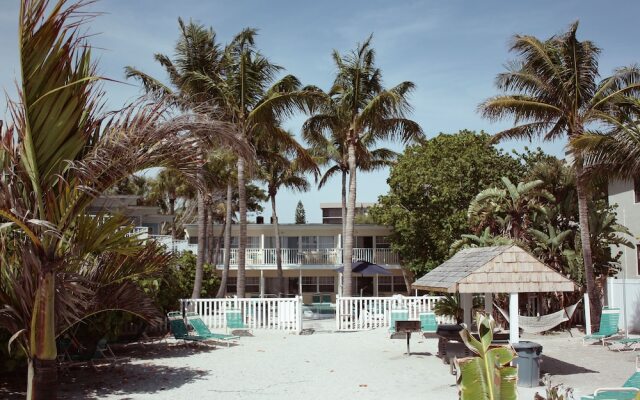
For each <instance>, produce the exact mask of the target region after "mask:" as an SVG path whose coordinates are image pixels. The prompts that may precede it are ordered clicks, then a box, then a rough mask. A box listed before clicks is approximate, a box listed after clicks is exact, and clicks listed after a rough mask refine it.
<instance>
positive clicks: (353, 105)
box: [329, 36, 423, 294]
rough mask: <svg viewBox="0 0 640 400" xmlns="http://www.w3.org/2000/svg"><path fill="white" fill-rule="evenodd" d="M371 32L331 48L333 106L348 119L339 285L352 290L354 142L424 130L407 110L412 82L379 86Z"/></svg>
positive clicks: (414, 134) (404, 136) (412, 134)
mask: <svg viewBox="0 0 640 400" xmlns="http://www.w3.org/2000/svg"><path fill="white" fill-rule="evenodd" d="M371 40H372V37H371V36H369V38H367V40H365V41H364V42H363V43H361V44H359V45H358V46H357V48H356V49H355V50H353V51H351V52H349V53H347V54H345V55H341V54H340V53H338V52H337V51H335V50H334V52H333V61H334V62H335V64H336V68H337V74H336V77H335V79H334V82H333V86H332V88H331V90H330V91H329V96H330V97H332V98H333V101H334V102H335V104H336V106H337V110H338V111H337V113H338V115H340V116H341V117H340V119H341V120H344V121H349V129H348V131H347V133H346V135H345V142H346V147H347V155H348V156H347V163H348V165H349V201H348V203H347V210H346V217H345V219H344V221H343V223H344V224H345V225H344V239H343V240H344V252H343V263H344V274H343V285H342V290H343V294H344V293H351V289H352V276H351V261H352V256H353V232H354V218H355V208H356V170H357V166H358V163H357V149H358V147H359V146H358V142H361V141H364V142H365V143H367V142H369V143H374V142H376V141H378V140H386V139H400V140H402V141H403V142H405V143H406V142H409V141H412V140H414V139H417V138H421V137H422V136H423V133H422V129H421V128H420V126H419V125H418V124H417V123H416V122H414V121H412V120H410V119H407V118H406V117H405V116H406V114H407V113H408V112H409V111H410V110H411V106H410V104H409V101H408V96H409V94H410V93H411V91H412V90H413V89H414V86H415V85H414V84H413V83H412V82H408V81H405V82H402V83H400V84H399V85H397V86H394V87H393V88H391V89H384V88H383V86H382V82H381V79H382V73H381V71H380V69H378V68H377V67H376V66H375V51H374V50H373V48H372V47H371Z"/></svg>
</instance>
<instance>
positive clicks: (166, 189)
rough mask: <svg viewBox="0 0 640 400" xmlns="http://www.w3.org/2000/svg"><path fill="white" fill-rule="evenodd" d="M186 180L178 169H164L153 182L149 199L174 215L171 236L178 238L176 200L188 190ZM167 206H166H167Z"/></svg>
mask: <svg viewBox="0 0 640 400" xmlns="http://www.w3.org/2000/svg"><path fill="white" fill-rule="evenodd" d="M185 185H186V182H185V180H184V178H183V177H181V176H180V172H179V171H176V170H170V169H163V170H162V171H160V173H159V174H158V176H157V177H156V178H155V179H153V180H152V182H151V193H150V195H149V199H148V200H150V201H152V202H155V203H158V204H160V206H161V208H164V209H165V212H167V213H168V214H169V215H171V217H172V221H171V237H172V238H174V239H177V229H176V201H177V200H178V198H180V197H182V196H183V195H185V194H186V193H187V192H188V190H189V189H188V188H187V187H186V186H185ZM165 207H166V208H165Z"/></svg>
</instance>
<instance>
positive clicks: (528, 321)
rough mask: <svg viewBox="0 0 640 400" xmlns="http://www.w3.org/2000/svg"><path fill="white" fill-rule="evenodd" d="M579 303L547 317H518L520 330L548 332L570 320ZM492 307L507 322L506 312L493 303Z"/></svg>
mask: <svg viewBox="0 0 640 400" xmlns="http://www.w3.org/2000/svg"><path fill="white" fill-rule="evenodd" d="M580 301H582V300H580ZM580 301H578V302H577V303H576V304H574V305H572V306H569V307H565V308H563V309H562V310H560V311H556V312H554V313H551V314H547V315H539V316H537V317H526V316H523V315H520V316H519V325H520V328H521V329H522V330H523V331H524V332H528V333H540V332H544V331H548V330H549V329H551V328H554V327H556V326H558V325H560V324H561V323H563V322H566V321H568V320H570V319H571V317H572V316H573V313H574V312H575V311H576V308H577V307H578V304H580ZM494 306H495V307H496V308H497V309H498V311H500V314H502V316H503V317H504V318H505V319H506V320H507V322H509V313H508V312H507V311H506V310H503V309H502V308H500V307H498V305H497V304H495V303H494Z"/></svg>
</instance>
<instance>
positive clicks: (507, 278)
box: [412, 245, 576, 343]
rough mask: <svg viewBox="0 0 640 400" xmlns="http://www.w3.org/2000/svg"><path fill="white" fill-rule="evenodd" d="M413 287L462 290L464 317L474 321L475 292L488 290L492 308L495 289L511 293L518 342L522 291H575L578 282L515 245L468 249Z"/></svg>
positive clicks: (512, 328) (514, 334) (487, 299)
mask: <svg viewBox="0 0 640 400" xmlns="http://www.w3.org/2000/svg"><path fill="white" fill-rule="evenodd" d="M412 287H413V288H414V289H419V290H429V291H434V292H445V293H460V295H461V296H460V299H461V303H462V307H463V309H464V320H465V323H466V324H467V325H469V326H470V323H471V307H472V294H473V293H484V294H485V296H486V297H485V308H486V310H487V311H488V312H491V310H492V307H493V304H492V301H491V298H492V296H491V295H492V294H493V293H509V314H510V316H511V317H510V318H511V320H510V324H509V332H510V335H509V341H510V342H511V343H517V342H518V337H519V325H518V308H519V307H518V294H519V293H535V292H572V291H574V290H575V289H576V284H575V283H574V282H573V281H572V280H571V279H569V278H567V277H565V276H564V275H562V274H560V273H558V272H557V271H555V270H553V269H551V268H550V267H548V266H546V265H545V264H544V263H542V262H540V260H538V259H537V258H535V257H534V256H532V255H531V254H529V253H528V252H526V251H525V250H523V249H521V248H520V247H518V246H515V245H509V246H494V247H478V248H470V249H464V250H461V251H459V252H458V253H456V254H455V255H454V256H453V257H451V258H450V259H449V260H447V261H445V262H444V263H443V264H441V265H439V266H438V267H437V268H435V269H433V270H432V271H430V272H429V273H428V274H426V275H424V276H423V277H421V278H420V279H418V280H417V281H416V282H415V283H414V284H413V285H412Z"/></svg>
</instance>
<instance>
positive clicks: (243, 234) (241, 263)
mask: <svg viewBox="0 0 640 400" xmlns="http://www.w3.org/2000/svg"><path fill="white" fill-rule="evenodd" d="M244 167H245V165H244V159H243V158H242V157H240V158H238V211H239V212H240V240H239V243H238V282H237V295H238V297H239V298H243V297H245V284H246V275H245V263H246V249H247V190H246V189H247V188H246V186H245V181H244V172H245V171H244Z"/></svg>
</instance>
